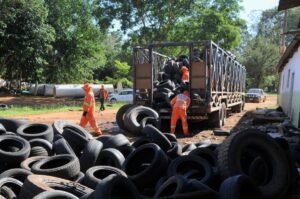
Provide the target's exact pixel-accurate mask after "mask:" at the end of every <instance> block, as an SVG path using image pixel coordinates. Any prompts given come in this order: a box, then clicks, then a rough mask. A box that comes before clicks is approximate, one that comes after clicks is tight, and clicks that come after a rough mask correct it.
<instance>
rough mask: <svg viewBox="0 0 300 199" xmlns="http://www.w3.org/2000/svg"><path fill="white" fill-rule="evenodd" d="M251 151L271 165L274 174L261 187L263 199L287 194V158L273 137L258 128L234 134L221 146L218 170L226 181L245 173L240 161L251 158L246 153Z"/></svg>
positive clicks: (269, 167) (269, 166)
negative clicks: (254, 151)
mask: <svg viewBox="0 0 300 199" xmlns="http://www.w3.org/2000/svg"><path fill="white" fill-rule="evenodd" d="M249 150H252V151H253V150H256V153H257V154H258V155H260V156H261V157H262V158H263V159H267V160H268V162H269V164H267V165H268V168H267V169H269V171H270V173H271V175H270V176H269V178H268V182H267V183H265V184H263V185H260V186H259V188H260V190H261V192H262V194H263V198H267V199H270V198H277V197H278V196H279V195H280V196H282V194H285V193H286V191H287V190H288V188H289V186H290V183H289V166H288V165H289V164H288V159H287V157H286V155H285V153H284V151H283V149H282V148H281V147H280V146H279V145H278V144H277V143H276V142H275V141H274V140H273V139H272V138H271V137H270V136H268V135H267V134H265V133H263V132H261V131H260V130H257V129H247V130H244V131H241V132H239V133H234V134H232V135H230V136H229V137H228V138H227V139H226V140H225V141H224V142H223V144H222V145H221V146H220V148H219V153H218V167H219V171H220V174H221V176H222V177H223V179H226V178H228V177H230V176H233V175H239V174H242V173H245V172H246V171H244V170H243V167H242V164H241V163H242V161H241V160H242V159H245V157H248V156H246V152H247V151H249ZM258 155H257V156H258Z"/></svg>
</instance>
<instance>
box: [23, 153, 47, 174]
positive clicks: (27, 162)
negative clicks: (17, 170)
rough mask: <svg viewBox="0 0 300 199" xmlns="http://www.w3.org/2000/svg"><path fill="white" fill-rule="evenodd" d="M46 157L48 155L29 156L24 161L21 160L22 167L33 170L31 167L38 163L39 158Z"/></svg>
mask: <svg viewBox="0 0 300 199" xmlns="http://www.w3.org/2000/svg"><path fill="white" fill-rule="evenodd" d="M45 158H47V156H34V157H29V158H27V159H25V160H23V162H21V168H22V169H25V170H27V171H31V167H32V165H33V164H34V163H36V162H37V161H39V160H42V159H45Z"/></svg>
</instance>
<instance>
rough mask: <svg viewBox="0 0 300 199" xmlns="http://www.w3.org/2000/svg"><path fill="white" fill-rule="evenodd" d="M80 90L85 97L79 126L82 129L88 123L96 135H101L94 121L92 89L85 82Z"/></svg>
mask: <svg viewBox="0 0 300 199" xmlns="http://www.w3.org/2000/svg"><path fill="white" fill-rule="evenodd" d="M82 88H83V90H84V91H85V96H84V103H83V114H82V117H81V120H80V126H82V127H83V128H84V127H85V126H86V125H87V123H88V122H89V123H90V125H91V127H92V128H93V129H94V130H95V133H96V135H101V134H102V132H101V130H100V128H98V126H97V123H96V119H95V97H94V92H93V89H92V87H91V86H90V85H89V83H88V82H85V83H84V85H83V87H82Z"/></svg>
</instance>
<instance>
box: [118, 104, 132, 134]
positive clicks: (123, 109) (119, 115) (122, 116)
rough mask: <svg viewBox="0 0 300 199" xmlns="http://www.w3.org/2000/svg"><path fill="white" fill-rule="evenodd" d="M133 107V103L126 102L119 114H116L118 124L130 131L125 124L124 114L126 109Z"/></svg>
mask: <svg viewBox="0 0 300 199" xmlns="http://www.w3.org/2000/svg"><path fill="white" fill-rule="evenodd" d="M130 107H132V104H125V105H123V106H122V107H121V108H119V110H118V112H117V115H116V122H117V124H118V126H119V127H120V129H122V130H124V131H128V129H127V128H126V126H125V124H124V116H125V113H126V111H127V110H128V109H129V108H130Z"/></svg>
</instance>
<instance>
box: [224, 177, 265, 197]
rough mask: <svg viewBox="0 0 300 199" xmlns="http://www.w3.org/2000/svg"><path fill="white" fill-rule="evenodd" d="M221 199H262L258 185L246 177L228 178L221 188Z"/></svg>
mask: <svg viewBox="0 0 300 199" xmlns="http://www.w3.org/2000/svg"><path fill="white" fill-rule="evenodd" d="M219 195H220V199H253V198H257V199H262V195H261V192H260V190H259V188H258V187H257V185H255V184H254V183H253V181H252V180H251V179H250V178H249V177H247V176H245V175H237V176H232V177H229V178H227V179H226V180H224V181H223V183H222V185H221V187H220V194H219Z"/></svg>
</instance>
